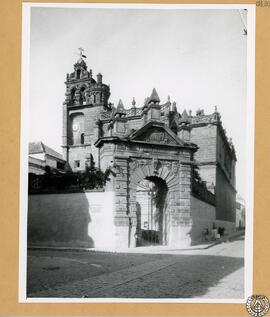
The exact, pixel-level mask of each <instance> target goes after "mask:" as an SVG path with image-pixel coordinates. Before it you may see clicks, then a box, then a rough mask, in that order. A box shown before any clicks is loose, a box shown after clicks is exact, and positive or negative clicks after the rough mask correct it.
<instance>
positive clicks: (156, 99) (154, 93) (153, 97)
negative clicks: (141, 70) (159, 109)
mask: <svg viewBox="0 0 270 317" xmlns="http://www.w3.org/2000/svg"><path fill="white" fill-rule="evenodd" d="M150 102H153V103H160V99H159V96H158V93H157V91H156V88H153V90H152V93H151V96H150V99H149V103H150Z"/></svg>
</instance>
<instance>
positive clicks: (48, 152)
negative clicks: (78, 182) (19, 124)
mask: <svg viewBox="0 0 270 317" xmlns="http://www.w3.org/2000/svg"><path fill="white" fill-rule="evenodd" d="M28 153H29V156H28V167H29V170H28V173H33V174H37V175H41V174H44V173H45V172H46V169H45V168H46V166H47V167H49V169H50V171H52V172H56V171H57V172H64V170H65V164H66V161H65V160H63V157H62V155H61V154H60V153H58V152H56V151H55V150H53V149H51V148H50V147H48V146H47V145H45V144H44V143H42V142H41V141H39V142H30V143H29V152H28Z"/></svg>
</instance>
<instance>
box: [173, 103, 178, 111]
mask: <svg viewBox="0 0 270 317" xmlns="http://www.w3.org/2000/svg"><path fill="white" fill-rule="evenodd" d="M172 111H173V112H177V108H176V102H175V101H174V102H173V104H172Z"/></svg>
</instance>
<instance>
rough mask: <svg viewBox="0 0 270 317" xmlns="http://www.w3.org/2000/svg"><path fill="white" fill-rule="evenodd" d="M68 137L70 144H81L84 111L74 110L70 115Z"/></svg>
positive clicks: (83, 130)
mask: <svg viewBox="0 0 270 317" xmlns="http://www.w3.org/2000/svg"><path fill="white" fill-rule="evenodd" d="M69 122H70V127H69V135H70V137H69V139H70V143H71V145H76V144H81V141H82V138H81V135H82V134H83V135H84V133H85V118H84V113H82V112H75V113H72V114H71V115H70V120H69Z"/></svg>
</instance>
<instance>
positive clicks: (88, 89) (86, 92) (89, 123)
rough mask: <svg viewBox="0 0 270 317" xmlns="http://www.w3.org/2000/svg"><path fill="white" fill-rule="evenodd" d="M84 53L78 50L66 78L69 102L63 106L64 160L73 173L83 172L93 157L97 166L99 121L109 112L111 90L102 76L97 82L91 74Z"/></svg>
mask: <svg viewBox="0 0 270 317" xmlns="http://www.w3.org/2000/svg"><path fill="white" fill-rule="evenodd" d="M85 59H86V56H85V55H84V54H83V49H81V48H79V59H78V60H77V62H76V63H75V64H74V71H73V72H72V73H67V76H66V81H65V85H66V94H65V96H66V98H65V101H64V102H63V134H62V135H63V137H62V147H63V157H64V159H65V160H66V161H67V162H68V163H69V166H70V167H71V169H72V170H73V171H79V170H84V169H85V165H86V164H87V162H88V161H89V160H90V156H91V154H92V155H93V158H94V161H95V163H96V164H97V165H98V159H99V158H98V149H97V148H96V147H95V145H94V143H95V141H96V140H97V139H98V126H97V125H96V120H97V118H98V117H99V114H100V112H101V111H104V110H106V109H108V108H109V106H108V99H109V97H110V87H109V86H108V85H105V84H104V83H103V81H102V75H101V74H100V73H99V74H97V76H96V80H95V79H94V78H93V77H92V70H91V69H90V70H89V71H88V69H87V65H86V62H85Z"/></svg>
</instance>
